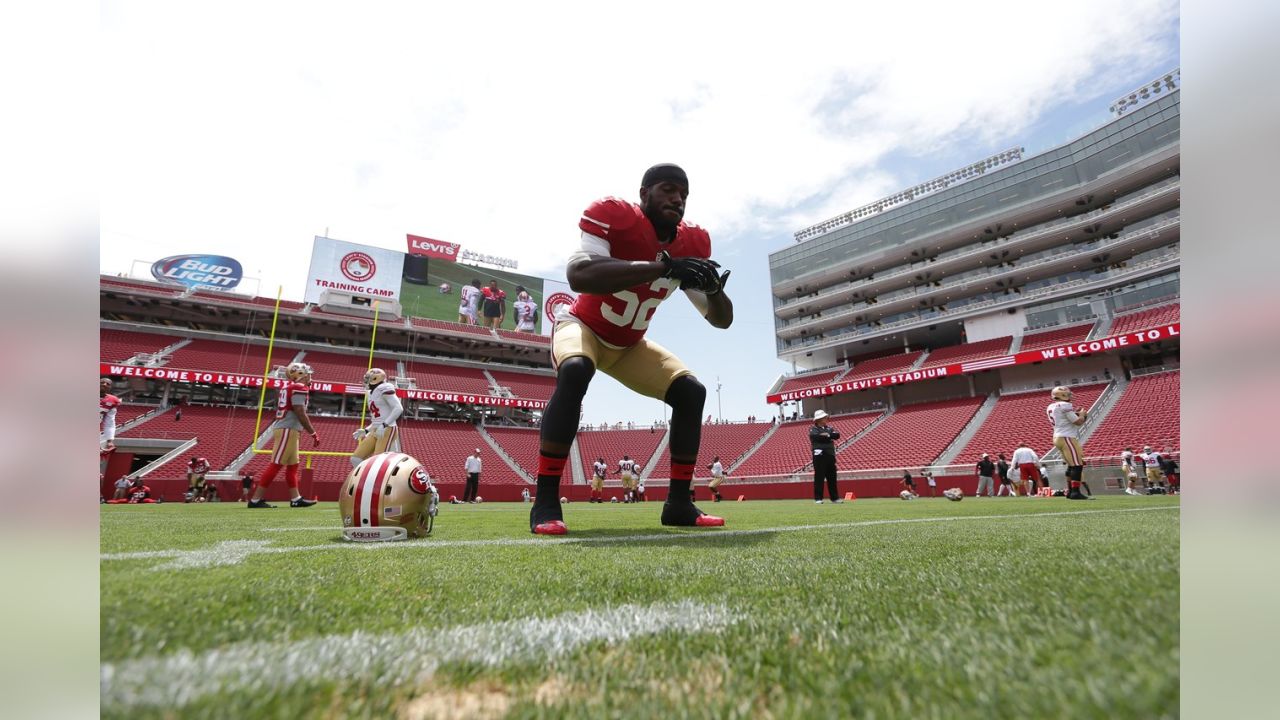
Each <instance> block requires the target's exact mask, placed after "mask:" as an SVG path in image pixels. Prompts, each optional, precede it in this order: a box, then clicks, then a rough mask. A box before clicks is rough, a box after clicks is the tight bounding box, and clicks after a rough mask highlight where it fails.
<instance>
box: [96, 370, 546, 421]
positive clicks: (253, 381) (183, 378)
mask: <svg viewBox="0 0 1280 720" xmlns="http://www.w3.org/2000/svg"><path fill="white" fill-rule="evenodd" d="M107 375H109V376H111V377H136V378H146V379H148V380H170V381H173V382H189V383H201V384H204V385H238V386H240V387H262V376H261V375H247V374H241V373H224V372H213V371H211V370H184V369H180V368H169V367H138V366H136V365H112V364H110V363H99V364H98V376H99V377H102V376H107ZM285 382H286V381H285V380H282V379H280V378H267V387H269V388H281V387H284V384H285ZM311 389H312V390H313V391H314V392H322V393H335V394H341V395H364V386H363V385H347V384H345V383H327V382H313V383H311ZM396 394H397V395H399V396H400V397H402V398H406V399H408V400H426V401H429V402H447V403H457V404H460V405H487V406H490V407H514V408H528V409H530V410H541V409H542V408H544V407H546V406H547V403H546V401H544V400H530V399H527V398H509V397H494V396H492V395H476V394H474V393H462V392H454V391H452V390H397V391H396Z"/></svg>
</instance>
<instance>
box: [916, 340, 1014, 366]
mask: <svg viewBox="0 0 1280 720" xmlns="http://www.w3.org/2000/svg"><path fill="white" fill-rule="evenodd" d="M1012 342H1013V336H1011V335H1005V336H1004V337H998V338H992V339H990V340H981V341H978V342H972V343H961V344H959V345H948V346H947V347H941V348H938V349H937V350H934V351H932V352H930V353H929V357H927V358H925V359H924V362H923V363H922V364H921V365H920V368H921V369H924V368H932V367H942V366H943V365H950V364H952V363H958V362H969V361H970V360H981V359H983V358H992V357H1000V356H1001V355H1008V354H1009V347H1010V345H1011V343H1012Z"/></svg>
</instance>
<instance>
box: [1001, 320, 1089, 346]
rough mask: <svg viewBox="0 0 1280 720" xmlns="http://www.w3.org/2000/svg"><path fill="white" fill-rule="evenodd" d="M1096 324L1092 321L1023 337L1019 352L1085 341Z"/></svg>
mask: <svg viewBox="0 0 1280 720" xmlns="http://www.w3.org/2000/svg"><path fill="white" fill-rule="evenodd" d="M1094 324H1095V323H1094V322H1093V321H1090V322H1088V323H1085V324H1083V325H1072V326H1070V327H1063V328H1054V329H1052V330H1045V331H1044V332H1038V333H1032V334H1030V335H1026V336H1023V338H1022V347H1021V348H1020V349H1019V350H1018V352H1027V351H1030V350H1044V349H1046V348H1051V347H1056V346H1058V345H1066V344H1067V343H1072V342H1078V341H1080V340H1084V339H1085V338H1087V337H1089V333H1090V332H1092V331H1093V326H1094Z"/></svg>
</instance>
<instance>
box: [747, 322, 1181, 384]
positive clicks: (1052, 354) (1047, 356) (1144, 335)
mask: <svg viewBox="0 0 1280 720" xmlns="http://www.w3.org/2000/svg"><path fill="white" fill-rule="evenodd" d="M1181 334H1182V323H1173V324H1172V325H1161V326H1159V327H1153V328H1147V329H1146V330H1139V331H1138V332H1131V333H1125V334H1124V335H1112V336H1111V337H1106V338H1101V339H1098V340H1080V341H1077V342H1073V343H1067V344H1065V345H1057V346H1055V347H1049V348H1045V349H1043V350H1028V351H1027V352H1020V353H1016V354H1014V355H1001V356H999V357H991V358H982V359H981V360H970V361H967V362H958V363H952V364H951V365H942V366H939V367H931V368H928V369H920V370H902V371H899V372H895V373H890V374H888V375H881V376H879V377H869V378H861V379H858V380H839V381H836V382H833V383H829V384H827V385H818V386H816V387H810V388H801V389H799V390H789V391H787V392H783V393H774V394H772V395H769V396H768V397H767V398H766V402H769V403H780V402H789V401H791V400H804V399H806V398H814V397H827V396H830V395H841V394H843V393H850V392H855V391H858V390H871V389H874V388H881V387H889V386H890V385H901V384H903V383H909V382H917V381H920V380H932V379H934V378H940V377H952V376H955V375H968V374H970V373H976V372H981V371H983V370H992V369H994V368H1002V367H1011V366H1013V365H1028V364H1030V363H1037V362H1044V361H1046V360H1061V359H1063V358H1070V357H1079V356H1081V355H1092V354H1094V353H1100V352H1106V351H1108V350H1117V349H1119V348H1125V347H1133V346H1135V345H1141V344H1143V343H1149V342H1156V341H1157V340H1167V339H1169V338H1176V337H1179V336H1181ZM925 362H928V359H927V358H926V360H925ZM854 371H855V374H856V371H857V368H856V367H855V368H854Z"/></svg>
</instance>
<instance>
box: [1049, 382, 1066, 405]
mask: <svg viewBox="0 0 1280 720" xmlns="http://www.w3.org/2000/svg"><path fill="white" fill-rule="evenodd" d="M1049 395H1050V397H1052V398H1053V399H1054V400H1061V401H1062V402H1071V388H1069V387H1065V386H1063V385H1059V386H1058V387H1056V388H1054V389H1053V391H1052V392H1050V393H1049Z"/></svg>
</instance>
